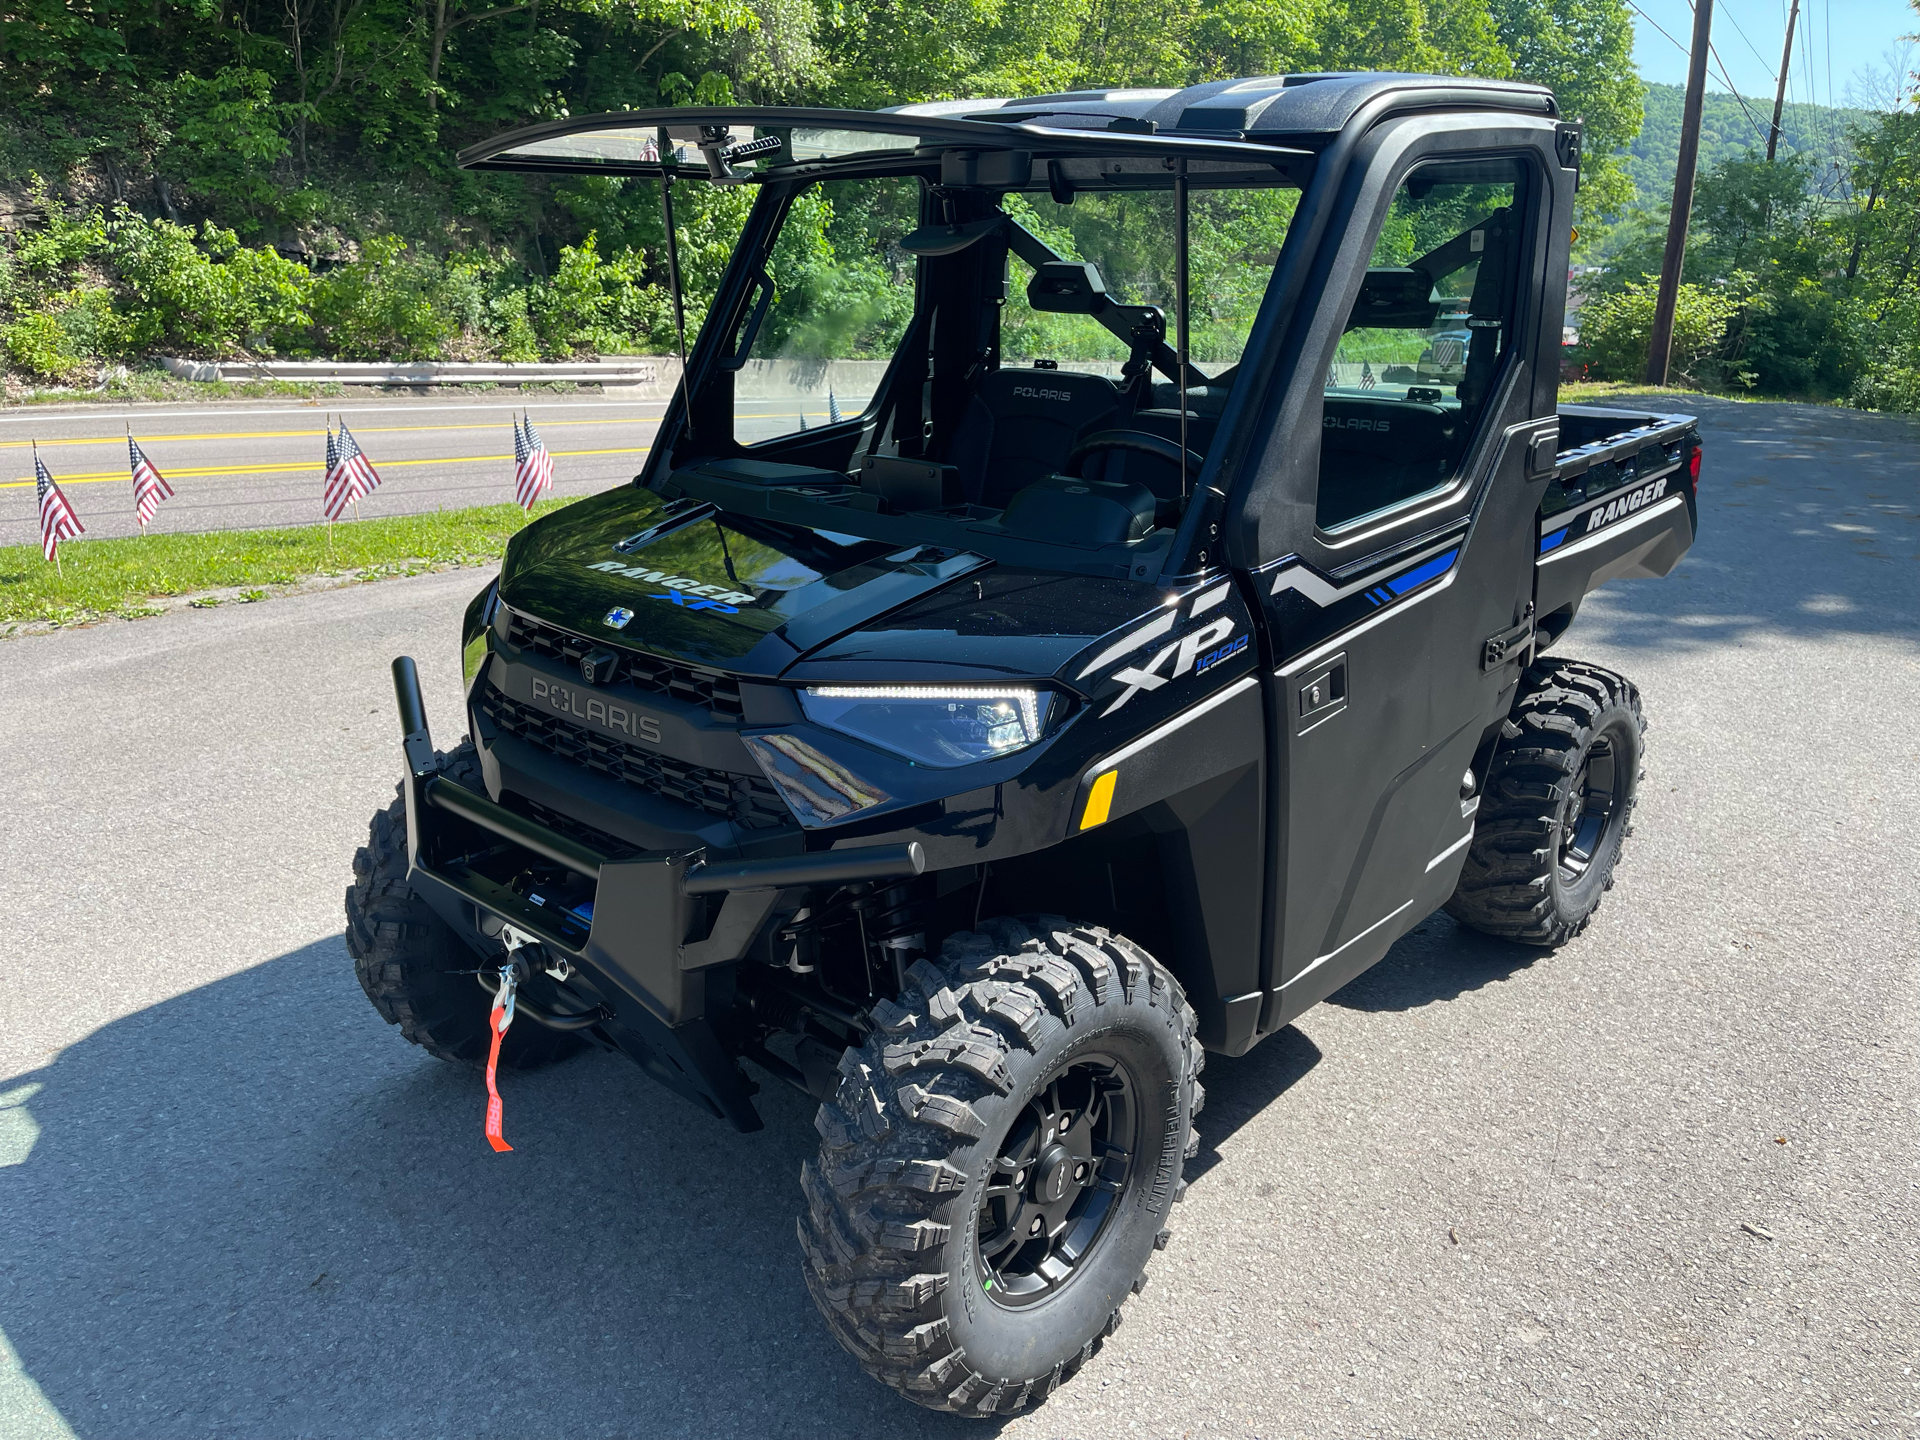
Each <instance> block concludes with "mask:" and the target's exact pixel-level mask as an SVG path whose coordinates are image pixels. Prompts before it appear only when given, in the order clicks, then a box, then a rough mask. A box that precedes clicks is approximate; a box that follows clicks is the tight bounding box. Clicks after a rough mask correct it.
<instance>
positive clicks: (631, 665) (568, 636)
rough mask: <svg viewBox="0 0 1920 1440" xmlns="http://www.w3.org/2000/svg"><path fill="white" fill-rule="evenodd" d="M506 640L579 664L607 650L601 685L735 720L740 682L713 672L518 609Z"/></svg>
mask: <svg viewBox="0 0 1920 1440" xmlns="http://www.w3.org/2000/svg"><path fill="white" fill-rule="evenodd" d="M507 643H508V644H510V645H512V646H513V647H514V648H515V649H520V650H532V651H533V652H534V653H535V654H537V655H545V656H547V657H548V658H549V659H552V660H560V661H563V662H565V664H566V665H567V666H568V667H569V668H575V667H578V665H579V664H580V660H581V657H582V656H584V655H587V654H589V653H590V652H592V651H594V650H602V649H604V650H608V651H610V652H612V653H613V654H614V655H615V656H616V657H618V658H617V659H616V660H615V661H614V667H613V675H612V676H611V678H610V679H608V680H606V681H604V682H602V683H604V684H618V685H631V686H633V687H634V688H635V689H636V690H643V691H645V692H647V693H648V694H650V695H665V696H667V697H669V698H670V699H674V700H684V701H687V702H688V703H689V704H693V705H698V706H700V708H701V709H703V710H706V711H709V712H710V713H712V714H714V715H718V716H721V717H723V718H728V719H734V720H737V719H739V718H740V715H741V709H740V682H739V681H737V680H735V679H734V678H733V677H732V676H731V675H722V674H721V673H719V672H718V671H716V670H701V669H698V668H696V667H695V666H692V665H679V664H676V663H675V662H673V661H671V660H662V659H661V658H660V657H659V656H657V655H645V654H642V653H640V652H639V651H637V650H622V649H619V648H617V647H616V646H612V645H604V644H602V643H601V642H599V641H595V640H588V639H585V638H584V637H582V636H579V635H575V634H573V633H572V632H571V631H568V630H562V629H561V628H560V627H559V626H557V625H549V624H547V623H546V622H545V621H543V620H534V619H531V618H529V617H528V616H525V615H522V614H520V613H519V612H518V611H514V610H510V611H508V612H507Z"/></svg>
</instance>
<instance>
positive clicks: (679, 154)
mask: <svg viewBox="0 0 1920 1440" xmlns="http://www.w3.org/2000/svg"><path fill="white" fill-rule="evenodd" d="M669 131H670V133H669V136H668V139H669V141H670V142H671V152H670V155H669V159H670V160H671V161H672V162H673V163H675V164H677V165H679V166H680V167H681V168H682V169H689V170H696V171H698V172H699V173H701V174H703V175H704V174H705V173H706V172H707V162H706V157H705V156H704V155H703V154H702V153H701V150H700V145H699V139H700V137H699V136H698V135H697V134H696V133H695V132H694V131H692V130H690V129H689V128H688V127H687V126H685V125H673V126H670V127H669ZM659 136H660V127H659V126H657V125H634V126H619V127H616V128H612V129H606V130H586V131H581V132H580V133H578V134H574V135H556V136H552V137H550V138H548V139H544V140H530V141H527V142H526V143H524V144H520V145H516V146H514V147H513V148H512V149H511V150H503V151H501V152H500V154H499V155H497V156H494V157H493V158H494V159H496V160H565V161H568V162H570V163H573V164H594V163H596V162H597V163H600V164H604V165H608V166H629V165H655V164H658V163H659V161H660V139H659ZM768 137H771V138H773V139H776V140H778V141H780V148H779V149H777V150H771V151H763V152H761V153H759V154H757V155H749V156H743V157H741V158H737V159H731V160H729V162H728V164H729V167H730V168H731V169H732V170H733V171H734V172H735V173H736V174H740V175H752V174H754V173H756V172H757V171H758V170H760V169H762V168H763V167H765V166H767V165H789V164H795V163H799V162H806V161H819V160H845V159H848V158H850V157H853V156H857V155H873V154H879V155H886V154H897V153H900V152H903V151H906V152H910V151H912V150H913V149H914V147H916V146H917V145H919V144H920V143H921V137H920V136H918V135H898V134H891V133H888V132H885V131H878V130H840V129H836V130H827V129H820V128H817V127H805V126H801V127H788V126H774V127H761V126H752V125H737V126H734V127H733V128H732V129H731V130H729V131H728V132H727V140H726V143H727V144H728V145H733V146H744V145H748V144H750V143H751V142H753V141H755V140H761V139H766V138H768Z"/></svg>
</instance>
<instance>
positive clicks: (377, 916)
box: [347, 740, 585, 1070]
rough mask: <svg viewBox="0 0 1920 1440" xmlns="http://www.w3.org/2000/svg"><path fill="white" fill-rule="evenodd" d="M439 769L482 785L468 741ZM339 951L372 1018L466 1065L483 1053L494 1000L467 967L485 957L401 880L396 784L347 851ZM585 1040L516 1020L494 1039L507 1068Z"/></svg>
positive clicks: (401, 800) (533, 1063) (400, 798)
mask: <svg viewBox="0 0 1920 1440" xmlns="http://www.w3.org/2000/svg"><path fill="white" fill-rule="evenodd" d="M440 773H441V774H443V775H445V776H447V777H448V778H449V779H450V780H452V781H453V782H454V783H455V784H458V785H464V786H466V787H467V788H468V789H469V790H475V791H479V790H483V789H484V788H485V785H484V783H483V781H482V779H481V775H480V757H479V756H478V755H477V754H476V753H475V751H474V748H473V742H472V741H470V740H469V741H467V742H466V743H465V744H462V745H461V746H459V748H457V749H455V750H451V751H448V752H446V753H445V754H443V755H441V756H440ZM347 953H348V954H349V955H351V956H353V972H354V974H355V975H356V976H358V977H359V980H360V988H361V989H363V990H365V991H366V992H367V998H368V999H369V1000H371V1001H372V1002H373V1008H374V1009H375V1010H378V1011H379V1012H380V1018H381V1019H383V1020H385V1021H386V1022H387V1023H388V1024H389V1025H398V1026H399V1027H400V1033H401V1034H402V1035H404V1036H406V1037H407V1039H409V1040H411V1041H412V1042H413V1043H414V1044H415V1045H418V1046H419V1047H420V1048H421V1049H422V1050H425V1051H426V1052H427V1053H428V1054H429V1055H434V1056H438V1057H439V1058H440V1059H442V1060H456V1061H461V1062H464V1063H466V1064H470V1065H479V1064H483V1063H484V1062H485V1060H486V1058H487V1051H488V1048H489V1046H490V1044H491V1034H490V1032H489V1031H488V1029H487V1014H488V1012H489V1011H490V1010H491V1009H492V1008H493V1001H492V1000H491V999H490V998H489V997H488V995H487V992H486V991H484V990H482V989H481V988H480V985H479V982H478V980H477V979H476V978H475V976H474V975H473V973H472V972H473V971H474V969H475V968H476V967H478V966H481V965H483V964H485V963H486V957H484V956H482V955H480V954H478V953H477V952H476V951H475V950H474V949H473V948H472V947H471V946H470V945H468V944H467V943H466V942H465V941H463V940H462V939H461V938H460V937H459V936H458V935H456V934H455V933H454V932H453V930H452V928H451V927H450V926H449V925H448V924H447V922H446V921H444V920H442V919H441V918H440V916H439V915H438V914H436V913H435V912H434V910H433V908H432V907H431V906H430V905H428V904H427V902H426V901H424V900H422V899H421V898H420V897H419V896H417V895H415V894H414V893H413V889H412V887H411V886H409V885H408V884H407V804H406V799H405V792H404V789H403V790H402V791H401V792H400V793H399V794H397V795H396V796H395V799H394V802H393V804H391V805H389V806H388V807H387V808H386V809H385V810H382V811H379V812H378V813H376V814H375V815H374V817H373V821H372V823H371V824H370V825H369V826H368V829H367V843H366V844H365V845H363V846H361V847H360V849H359V850H358V851H357V852H356V853H355V854H354V857H353V884H352V885H351V886H350V887H348V889H347ZM501 953H502V955H503V957H504V951H503V952H501ZM494 963H496V964H497V963H499V962H498V961H496V962H494ZM462 972H465V973H462ZM584 1043H585V1042H584V1041H583V1040H582V1039H581V1038H580V1037H579V1036H578V1035H576V1034H572V1033H570V1032H566V1031H558V1030H549V1029H547V1028H546V1027H545V1026H542V1025H536V1024H534V1023H533V1022H532V1021H527V1020H523V1021H521V1023H520V1024H518V1025H514V1026H512V1027H511V1028H509V1029H508V1031H507V1033H506V1035H505V1036H504V1037H503V1038H502V1039H501V1041H500V1063H501V1064H502V1065H504V1066H506V1067H507V1068H508V1069H511V1070H532V1069H536V1068H538V1067H539V1066H542V1065H549V1064H552V1063H553V1062H554V1061H555V1060H561V1059H564V1058H565V1057H567V1056H568V1055H571V1054H573V1053H574V1051H576V1050H579V1049H580V1048H582V1046H583V1045H584Z"/></svg>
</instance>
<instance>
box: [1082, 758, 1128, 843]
mask: <svg viewBox="0 0 1920 1440" xmlns="http://www.w3.org/2000/svg"><path fill="white" fill-rule="evenodd" d="M1119 779H1120V772H1119V771H1118V770H1109V771H1107V772H1106V774H1104V775H1101V776H1099V777H1098V778H1097V779H1095V780H1094V782H1093V788H1092V789H1091V790H1089V791H1088V792H1087V808H1086V809H1085V810H1083V811H1081V812H1080V828H1081V829H1082V830H1091V829H1092V828H1093V827H1094V826H1096V825H1104V824H1106V822H1107V815H1108V814H1109V812H1111V811H1112V809H1113V787H1114V785H1115V784H1116V783H1117V782H1118V781H1119Z"/></svg>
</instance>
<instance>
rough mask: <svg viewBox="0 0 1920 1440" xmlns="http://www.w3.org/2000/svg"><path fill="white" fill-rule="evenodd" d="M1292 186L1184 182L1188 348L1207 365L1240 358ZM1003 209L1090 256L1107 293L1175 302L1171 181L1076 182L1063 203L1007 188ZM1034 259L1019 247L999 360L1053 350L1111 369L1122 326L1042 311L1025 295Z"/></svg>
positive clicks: (1077, 363) (1121, 355)
mask: <svg viewBox="0 0 1920 1440" xmlns="http://www.w3.org/2000/svg"><path fill="white" fill-rule="evenodd" d="M1298 199H1299V193H1298V192H1297V191H1294V190H1291V189H1278V188H1271V189H1262V190H1250V189H1233V190H1204V189H1198V188H1196V189H1194V190H1192V191H1190V192H1189V201H1188V220H1187V233H1188V249H1189V260H1188V271H1189V281H1188V284H1189V292H1190V295H1191V299H1190V301H1189V309H1188V314H1189V320H1188V324H1189V326H1190V328H1191V341H1190V344H1191V359H1192V360H1193V361H1194V362H1195V363H1197V364H1199V365H1200V366H1201V368H1202V369H1209V370H1212V369H1223V368H1225V367H1227V366H1231V365H1237V364H1238V363H1239V361H1240V356H1241V353H1242V351H1244V350H1245V349H1246V344H1247V335H1248V332H1250V331H1251V330H1252V329H1253V317H1254V314H1255V312H1257V311H1258V310H1259V308H1260V299H1261V297H1262V296H1263V295H1265V294H1266V290H1267V279H1268V277H1269V276H1270V275H1271V274H1272V272H1273V265H1274V261H1275V260H1276V259H1277V258H1278V256H1279V254H1280V246H1281V243H1282V242H1283V241H1284V240H1285V239H1286V236H1287V226H1288V225H1289V224H1290V223H1291V222H1292V220H1293V208H1294V205H1295V203H1296V202H1297V201H1298ZM1006 209H1007V212H1008V213H1009V214H1010V215H1012V216H1013V217H1014V218H1015V219H1016V220H1018V221H1019V222H1020V223H1021V225H1023V226H1024V227H1025V228H1026V229H1028V230H1030V231H1032V232H1033V233H1034V234H1035V235H1036V236H1038V237H1039V238H1040V239H1041V240H1043V241H1045V242H1046V244H1047V245H1048V247H1049V248H1050V249H1052V250H1054V251H1056V252H1057V253H1059V254H1060V255H1062V256H1064V257H1065V258H1067V259H1070V260H1090V261H1092V262H1093V263H1094V264H1095V265H1096V266H1097V267H1098V268H1099V271H1100V275H1101V277H1102V278H1103V279H1104V280H1105V281H1106V287H1107V290H1108V292H1109V293H1110V294H1112V295H1113V296H1114V297H1115V298H1116V299H1117V300H1119V301H1121V302H1122V303H1124V304H1128V305H1157V306H1159V307H1160V308H1161V309H1162V310H1163V311H1164V312H1165V313H1166V315H1167V316H1168V317H1169V324H1170V325H1171V317H1172V315H1173V313H1174V253H1173V252H1174V209H1173V192H1172V191H1171V190H1170V189H1168V190H1149V191H1115V192H1108V193H1105V194H1102V193H1099V192H1093V193H1083V194H1079V195H1076V196H1074V198H1073V203H1071V204H1067V205H1063V204H1061V203H1059V202H1058V201H1056V200H1055V199H1053V198H1052V196H1050V195H1047V194H1039V195H1010V196H1008V197H1007V203H1006ZM1033 273H1034V272H1033V267H1032V266H1030V265H1027V264H1026V263H1024V262H1023V261H1021V260H1020V259H1019V258H1018V257H1015V259H1014V261H1013V269H1012V274H1011V276H1010V278H1011V280H1012V284H1010V285H1009V286H1008V292H1007V307H1006V310H1005V312H1004V313H1003V315H1002V317H1001V322H1000V354H1001V359H1002V361H1003V362H1004V363H1013V362H1017V361H1027V362H1032V361H1034V360H1040V359H1054V360H1057V361H1058V362H1059V363H1060V364H1061V365H1062V366H1068V365H1069V363H1070V362H1071V368H1076V369H1080V368H1086V364H1087V363H1089V362H1091V363H1092V364H1093V365H1094V366H1095V368H1099V369H1112V370H1114V371H1115V372H1116V373H1117V372H1118V367H1119V365H1120V364H1121V362H1123V361H1125V360H1126V358H1127V354H1128V346H1127V344H1126V342H1125V340H1123V339H1122V338H1121V337H1119V336H1117V335H1115V334H1114V333H1113V332H1112V331H1111V330H1109V329H1107V328H1106V327H1105V326H1103V325H1101V324H1100V323H1099V322H1098V321H1097V320H1095V319H1093V318H1091V317H1089V316H1085V315H1058V314H1047V313H1043V312H1037V311H1035V310H1034V309H1033V307H1032V306H1031V305H1030V304H1028V302H1027V286H1028V284H1029V282H1030V281H1031V280H1032V278H1033Z"/></svg>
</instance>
